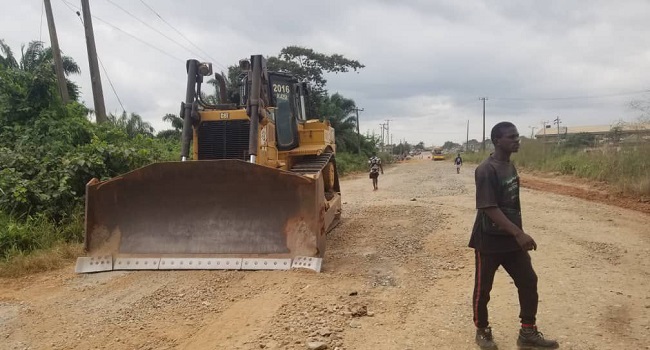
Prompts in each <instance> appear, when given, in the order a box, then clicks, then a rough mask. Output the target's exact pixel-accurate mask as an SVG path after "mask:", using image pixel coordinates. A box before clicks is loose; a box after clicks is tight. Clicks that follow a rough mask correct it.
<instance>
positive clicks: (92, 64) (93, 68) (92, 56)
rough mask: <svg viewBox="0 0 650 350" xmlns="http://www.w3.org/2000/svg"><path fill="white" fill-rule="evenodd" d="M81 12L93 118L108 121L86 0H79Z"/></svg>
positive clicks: (102, 121)
mask: <svg viewBox="0 0 650 350" xmlns="http://www.w3.org/2000/svg"><path fill="white" fill-rule="evenodd" d="M81 12H82V14H83V18H84V29H85V30H86V48H87V49H88V66H89V68H90V83H91V85H92V88H93V102H94V103H95V118H96V121H97V124H99V123H104V122H106V121H108V118H106V107H105V106H104V91H103V90H102V78H101V76H100V75H99V64H98V63H97V47H95V34H94V32H93V20H92V16H91V15H90V5H89V4H88V0H81Z"/></svg>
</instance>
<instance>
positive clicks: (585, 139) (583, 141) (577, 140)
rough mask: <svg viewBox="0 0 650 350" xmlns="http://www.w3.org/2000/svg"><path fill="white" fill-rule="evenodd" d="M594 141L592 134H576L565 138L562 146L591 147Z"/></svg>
mask: <svg viewBox="0 0 650 350" xmlns="http://www.w3.org/2000/svg"><path fill="white" fill-rule="evenodd" d="M595 141H596V137H595V136H594V135H593V134H590V133H587V132H581V133H577V134H570V135H569V136H568V137H567V139H566V142H565V143H564V146H565V147H568V148H581V147H589V146H593V145H594V142H595Z"/></svg>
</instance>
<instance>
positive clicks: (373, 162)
mask: <svg viewBox="0 0 650 350" xmlns="http://www.w3.org/2000/svg"><path fill="white" fill-rule="evenodd" d="M368 165H369V167H370V169H369V170H370V174H369V177H370V178H371V179H372V187H373V190H374V191H376V190H378V189H379V171H381V173H382V174H383V173H384V168H383V167H382V165H381V158H379V157H377V156H376V155H375V153H373V154H372V157H370V159H369V160H368Z"/></svg>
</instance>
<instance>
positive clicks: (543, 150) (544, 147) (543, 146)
mask: <svg viewBox="0 0 650 350" xmlns="http://www.w3.org/2000/svg"><path fill="white" fill-rule="evenodd" d="M548 126H550V125H548V122H547V121H542V128H543V129H544V139H543V141H542V152H543V153H546V128H547V127H548Z"/></svg>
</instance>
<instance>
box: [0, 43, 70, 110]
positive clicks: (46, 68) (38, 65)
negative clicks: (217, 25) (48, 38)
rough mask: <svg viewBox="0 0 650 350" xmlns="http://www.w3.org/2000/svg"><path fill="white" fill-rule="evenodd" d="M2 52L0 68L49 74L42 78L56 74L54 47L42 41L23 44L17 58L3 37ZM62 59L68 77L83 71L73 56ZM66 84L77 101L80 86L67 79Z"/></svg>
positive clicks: (62, 57) (0, 44) (64, 71)
mask: <svg viewBox="0 0 650 350" xmlns="http://www.w3.org/2000/svg"><path fill="white" fill-rule="evenodd" d="M0 52H1V53H2V55H0V68H5V69H18V70H21V71H24V72H28V73H32V74H37V75H47V77H44V76H41V77H40V78H54V77H55V76H56V74H55V71H54V55H53V53H52V48H50V47H44V46H43V42H41V41H32V42H30V43H29V44H28V45H27V47H25V45H23V46H21V48H20V53H21V58H20V60H17V59H16V58H15V56H14V55H13V52H12V50H11V48H10V47H9V45H7V44H6V43H5V42H4V40H1V39H0ZM61 60H62V61H63V73H64V74H65V76H66V77H69V76H70V75H71V74H79V73H81V69H80V68H79V65H77V63H76V62H75V61H74V60H73V59H72V58H71V57H69V56H61ZM48 80H49V79H48ZM66 85H67V87H68V94H69V95H70V99H72V100H75V101H76V100H77V99H78V98H79V87H78V86H77V84H75V83H73V82H71V81H70V80H67V79H66Z"/></svg>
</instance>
